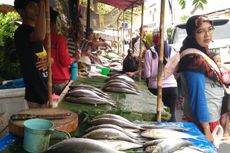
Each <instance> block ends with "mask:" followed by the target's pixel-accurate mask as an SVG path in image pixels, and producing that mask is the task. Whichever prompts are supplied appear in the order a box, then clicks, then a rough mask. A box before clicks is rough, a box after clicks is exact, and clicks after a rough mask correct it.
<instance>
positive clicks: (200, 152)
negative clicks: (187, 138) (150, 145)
mask: <svg viewBox="0 0 230 153" xmlns="http://www.w3.org/2000/svg"><path fill="white" fill-rule="evenodd" d="M207 152H210V150H209V149H208V148H198V147H195V146H187V147H182V148H180V149H179V150H177V151H174V152H173V153H207Z"/></svg>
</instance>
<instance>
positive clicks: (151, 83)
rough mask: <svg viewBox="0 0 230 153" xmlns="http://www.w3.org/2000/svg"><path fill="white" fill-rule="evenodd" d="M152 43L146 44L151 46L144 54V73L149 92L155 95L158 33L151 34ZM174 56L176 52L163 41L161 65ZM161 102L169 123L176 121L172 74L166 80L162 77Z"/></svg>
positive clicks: (175, 95)
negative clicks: (168, 115) (166, 110)
mask: <svg viewBox="0 0 230 153" xmlns="http://www.w3.org/2000/svg"><path fill="white" fill-rule="evenodd" d="M148 42H149V41H148ZM152 42H153V43H148V44H149V45H151V44H153V46H151V47H150V48H149V49H148V50H147V51H146V53H145V58H144V73H145V78H146V83H147V86H148V89H149V91H150V92H152V93H153V94H154V95H157V90H158V89H157V75H158V59H159V50H160V37H159V35H158V33H154V34H153V37H152ZM175 54H176V52H175V51H172V47H170V46H169V45H168V43H167V42H166V41H165V42H164V62H163V64H164V65H166V63H167V60H168V59H169V58H170V57H172V56H173V55H175ZM162 74H164V72H162ZM162 101H163V104H164V105H165V106H167V107H169V108H170V113H171V119H170V121H176V117H175V105H176V102H177V81H176V79H175V77H174V75H173V74H172V75H170V76H169V77H167V78H166V77H165V76H164V75H162Z"/></svg>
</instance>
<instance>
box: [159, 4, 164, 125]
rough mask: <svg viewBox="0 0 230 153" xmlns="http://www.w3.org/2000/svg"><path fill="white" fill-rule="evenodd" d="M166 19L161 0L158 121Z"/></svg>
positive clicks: (160, 104) (160, 106)
mask: <svg viewBox="0 0 230 153" xmlns="http://www.w3.org/2000/svg"><path fill="white" fill-rule="evenodd" d="M164 19H165V0H161V17H160V38H161V43H160V52H159V59H158V75H157V89H158V90H157V121H158V122H160V121H161V108H162V71H163V66H164V65H163V57H164V25H165V23H164Z"/></svg>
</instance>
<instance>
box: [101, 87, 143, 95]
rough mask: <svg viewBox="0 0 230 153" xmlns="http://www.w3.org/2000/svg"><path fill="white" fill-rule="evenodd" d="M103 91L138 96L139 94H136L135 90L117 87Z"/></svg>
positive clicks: (106, 88)
mask: <svg viewBox="0 0 230 153" xmlns="http://www.w3.org/2000/svg"><path fill="white" fill-rule="evenodd" d="M103 90H104V91H107V92H117V93H127V94H136V95H140V93H138V92H137V91H135V90H131V89H128V88H119V87H113V86H108V87H105V88H103Z"/></svg>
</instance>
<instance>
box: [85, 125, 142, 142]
mask: <svg viewBox="0 0 230 153" xmlns="http://www.w3.org/2000/svg"><path fill="white" fill-rule="evenodd" d="M100 128H113V129H116V130H118V131H121V132H123V133H125V134H126V135H127V136H129V137H131V138H133V139H138V137H140V135H139V134H137V133H133V132H130V131H128V130H125V129H124V128H121V127H120V126H117V125H114V124H100V125H97V126H92V127H90V128H88V129H86V131H85V133H89V132H91V131H93V130H96V129H100Z"/></svg>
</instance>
